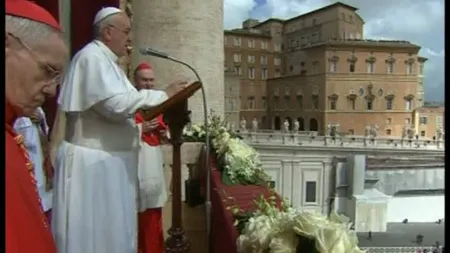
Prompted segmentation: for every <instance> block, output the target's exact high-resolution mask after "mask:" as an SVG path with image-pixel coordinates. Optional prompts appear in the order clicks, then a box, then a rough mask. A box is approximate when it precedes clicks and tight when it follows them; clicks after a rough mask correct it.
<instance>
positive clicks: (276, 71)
mask: <svg viewBox="0 0 450 253" xmlns="http://www.w3.org/2000/svg"><path fill="white" fill-rule="evenodd" d="M280 76H281V71H280V70H279V69H276V70H275V74H274V77H280Z"/></svg>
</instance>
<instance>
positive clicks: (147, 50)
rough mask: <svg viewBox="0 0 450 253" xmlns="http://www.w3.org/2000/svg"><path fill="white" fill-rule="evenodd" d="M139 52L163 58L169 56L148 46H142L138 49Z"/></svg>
mask: <svg viewBox="0 0 450 253" xmlns="http://www.w3.org/2000/svg"><path fill="white" fill-rule="evenodd" d="M139 53H141V54H142V55H151V56H155V57H159V58H164V59H167V58H169V55H168V54H166V53H162V52H159V51H156V50H154V49H151V48H149V47H143V48H141V49H139Z"/></svg>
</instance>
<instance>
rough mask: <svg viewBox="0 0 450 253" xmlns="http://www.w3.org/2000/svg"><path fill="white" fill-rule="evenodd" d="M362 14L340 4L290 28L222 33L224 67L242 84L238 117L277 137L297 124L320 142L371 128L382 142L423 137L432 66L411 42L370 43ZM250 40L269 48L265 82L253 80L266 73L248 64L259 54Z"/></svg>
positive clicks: (251, 27) (277, 23)
mask: <svg viewBox="0 0 450 253" xmlns="http://www.w3.org/2000/svg"><path fill="white" fill-rule="evenodd" d="M357 10H358V9H357V8H355V7H353V6H349V5H347V4H343V3H341V2H337V3H334V4H331V5H328V6H325V7H323V8H320V9H317V10H313V11H311V12H308V13H306V14H303V15H300V16H297V17H294V18H291V19H287V20H280V19H274V18H272V19H268V20H266V21H264V22H258V20H254V19H249V20H246V21H245V22H244V23H243V27H242V28H241V29H236V30H233V31H225V40H226V41H227V43H226V44H225V60H226V63H225V64H226V67H227V68H233V70H234V71H235V73H236V74H238V75H241V77H242V79H241V94H240V95H241V102H242V103H241V106H242V107H241V113H240V115H241V117H243V118H245V119H246V121H247V122H251V121H252V119H253V118H257V119H259V121H260V126H261V127H262V128H268V129H276V130H278V129H281V128H283V122H284V121H285V120H287V121H288V122H289V124H290V127H291V128H292V127H293V125H294V124H293V121H294V120H298V122H299V129H296V130H300V131H318V132H319V133H320V134H323V133H325V132H326V131H327V129H328V128H330V127H332V128H336V130H337V131H338V132H339V133H341V134H350V135H362V134H364V133H365V131H366V129H367V127H372V128H377V129H378V133H379V135H382V136H401V135H402V134H404V132H405V127H406V128H408V129H414V130H415V131H416V134H420V132H417V131H418V126H416V125H415V122H414V119H413V118H414V117H415V110H416V109H418V108H420V107H421V106H423V104H424V82H423V80H424V68H425V62H426V61H427V59H426V58H424V57H421V56H419V55H418V53H419V50H420V46H418V45H414V44H412V43H410V42H408V41H386V40H383V41H382V40H370V39H365V38H364V34H363V27H364V20H363V19H362V18H361V17H360V16H359V15H358V14H357V13H356V11H357ZM249 34H252V36H254V37H255V36H261V37H262V36H264V38H265V41H267V43H268V44H269V45H270V46H269V47H270V48H271V52H270V54H271V58H270V59H269V62H268V63H269V64H268V65H267V70H268V75H267V76H263V77H264V78H261V79H260V80H258V78H259V76H258V74H256V75H252V73H253V72H255V73H261V72H263V69H264V68H265V66H264V65H261V64H257V63H255V64H254V63H252V62H253V60H254V59H253V58H252V57H251V56H248V55H249V54H252V53H250V52H253V51H255V49H252V48H251V47H250V45H251V44H252V43H250V42H248V43H245V42H244V41H245V40H247V41H251V40H252V39H250V36H251V35H249ZM230 43H232V44H231V45H230ZM236 55H242V57H244V58H239V57H241V56H236ZM247 57H248V58H247ZM256 59H258V57H256ZM236 60H238V61H239V63H237V61H236ZM261 60H262V58H261ZM236 67H237V68H236ZM255 85H257V86H256V87H261V88H262V87H266V90H265V91H262V90H259V89H258V88H256V89H255ZM258 100H259V101H260V103H258V102H257V101H258ZM255 101H256V102H255ZM249 108H255V109H249ZM426 136H429V135H428V134H426Z"/></svg>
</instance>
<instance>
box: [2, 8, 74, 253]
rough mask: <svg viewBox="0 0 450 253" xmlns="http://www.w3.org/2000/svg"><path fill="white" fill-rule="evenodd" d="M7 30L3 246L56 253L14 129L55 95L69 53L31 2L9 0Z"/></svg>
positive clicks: (14, 251) (51, 21)
mask: <svg viewBox="0 0 450 253" xmlns="http://www.w3.org/2000/svg"><path fill="white" fill-rule="evenodd" d="M5 31H6V38H5V73H6V78H5V82H6V84H5V98H6V101H5V155H6V164H5V223H6V224H5V241H6V247H5V248H6V252H7V253H24V252H34V253H56V252H57V251H56V246H55V243H54V241H53V237H52V234H51V232H50V226H49V222H48V220H47V218H46V216H45V214H44V210H43V207H42V203H41V201H40V198H39V194H38V189H37V187H36V179H35V175H34V173H35V171H34V169H35V165H34V164H33V162H32V160H31V159H30V157H29V155H28V152H27V150H26V148H25V145H24V141H25V139H24V137H23V136H22V135H19V134H18V133H16V131H15V130H14V128H13V126H14V123H15V121H16V119H17V118H19V117H31V116H32V115H33V114H34V113H35V111H36V110H37V109H38V108H39V107H40V106H41V105H42V103H43V102H44V101H45V98H46V97H52V96H54V95H55V92H56V87H57V85H58V84H59V79H60V76H61V72H62V70H63V69H64V65H65V63H66V61H67V58H68V50H67V46H66V45H65V43H64V40H63V37H62V34H61V28H60V26H59V24H58V22H57V21H56V20H55V18H54V17H53V16H52V15H51V14H50V13H48V12H47V11H46V10H45V9H43V8H42V7H40V6H38V5H36V4H35V3H32V2H30V1H25V0H15V1H13V0H6V1H5ZM24 70H26V71H24Z"/></svg>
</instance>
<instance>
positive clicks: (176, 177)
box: [141, 82, 202, 253]
mask: <svg viewBox="0 0 450 253" xmlns="http://www.w3.org/2000/svg"><path fill="white" fill-rule="evenodd" d="M201 85H202V84H201V83H200V82H195V83H192V84H191V85H189V86H188V87H187V88H185V89H183V90H182V91H180V92H178V93H177V94H175V95H174V96H173V97H171V98H169V99H168V100H167V101H166V102H164V103H162V104H161V105H159V106H157V107H154V108H152V109H150V110H142V111H141V114H142V116H143V117H144V119H145V120H151V119H153V118H155V117H157V116H158V115H159V114H161V113H163V114H164V120H165V121H166V123H167V125H168V126H169V130H170V143H171V145H172V147H173V152H172V159H173V161H172V226H171V227H170V229H169V231H168V234H169V238H167V240H166V242H165V246H164V248H165V253H175V252H176V253H188V252H189V249H190V243H189V240H188V239H187V237H186V236H185V232H184V229H183V222H182V221H183V219H182V210H181V209H182V206H181V203H182V201H181V145H182V144H183V138H182V137H183V129H184V127H185V126H186V124H187V123H189V121H190V118H189V114H190V112H189V111H188V104H187V99H188V98H189V97H190V96H192V95H193V94H194V93H195V92H196V91H197V90H199V89H200V88H201Z"/></svg>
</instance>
